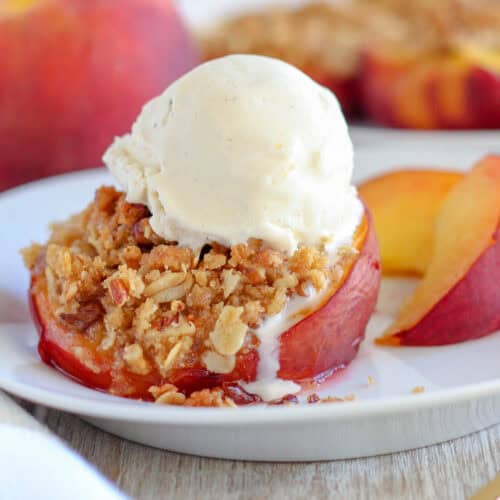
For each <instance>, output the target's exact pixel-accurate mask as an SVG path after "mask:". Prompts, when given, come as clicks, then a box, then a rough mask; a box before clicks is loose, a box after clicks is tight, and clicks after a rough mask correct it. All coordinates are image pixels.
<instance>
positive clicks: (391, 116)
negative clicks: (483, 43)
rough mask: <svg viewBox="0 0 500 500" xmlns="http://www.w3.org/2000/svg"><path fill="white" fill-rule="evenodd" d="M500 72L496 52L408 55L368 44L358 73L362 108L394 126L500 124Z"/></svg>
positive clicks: (379, 119) (479, 126)
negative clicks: (369, 47)
mask: <svg viewBox="0 0 500 500" xmlns="http://www.w3.org/2000/svg"><path fill="white" fill-rule="evenodd" d="M485 50H486V49H485ZM499 71H500V59H499V56H498V54H493V53H492V54H485V55H483V56H481V57H478V56H477V54H476V53H475V52H474V53H467V52H464V53H458V54H457V55H452V54H451V55H446V54H445V55H443V56H441V55H439V54H437V55H436V54H423V55H419V56H413V55H411V56H410V55H405V54H404V53H402V54H400V53H398V52H395V53H393V52H392V51H389V50H378V49H376V48H374V49H368V50H367V51H366V53H365V55H364V57H363V63H362V70H361V77H360V82H361V83H360V88H361V91H360V92H361V96H362V97H361V99H362V103H363V109H364V111H365V112H366V114H367V115H368V116H369V117H370V118H371V119H373V120H374V121H375V122H377V123H380V124H382V125H386V126H390V127H402V128H414V129H467V128H469V129H471V128H498V127H500V99H499V95H500V94H499V92H500V76H499Z"/></svg>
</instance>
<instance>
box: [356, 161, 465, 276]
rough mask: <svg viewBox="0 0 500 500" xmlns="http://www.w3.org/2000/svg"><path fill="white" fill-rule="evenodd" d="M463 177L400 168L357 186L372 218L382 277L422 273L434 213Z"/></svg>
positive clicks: (428, 257) (430, 242) (429, 250)
mask: <svg viewBox="0 0 500 500" xmlns="http://www.w3.org/2000/svg"><path fill="white" fill-rule="evenodd" d="M462 178H463V174H462V173H458V172H449V171H442V170H424V169H402V170H396V171H392V172H389V173H387V174H383V175H380V176H378V177H375V178H373V179H370V180H368V181H366V182H363V183H362V184H361V185H360V186H358V192H359V195H360V196H361V198H362V199H363V200H364V202H365V203H366V204H367V206H368V207H369V208H370V211H371V213H372V216H373V221H374V224H375V231H376V232H377V237H378V241H379V245H380V255H381V260H382V272H383V273H384V274H416V275H422V274H423V273H425V271H426V269H427V267H428V265H429V262H430V260H431V257H432V248H433V235H434V223H435V219H436V216H437V213H438V212H439V210H440V208H441V205H442V204H443V201H444V200H445V198H446V196H447V195H448V192H449V191H450V190H451V189H452V188H453V187H454V186H455V185H456V183H457V182H459V181H460V180H461V179H462Z"/></svg>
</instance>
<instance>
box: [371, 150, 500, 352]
mask: <svg viewBox="0 0 500 500" xmlns="http://www.w3.org/2000/svg"><path fill="white" fill-rule="evenodd" d="M499 220H500V156H493V155H492V156H488V157H486V158H485V159H483V160H482V161H480V162H479V163H478V164H477V165H475V166H474V168H473V169H472V170H471V171H470V173H469V174H468V175H467V176H465V177H464V179H463V180H462V181H460V182H458V183H457V184H456V185H455V187H454V188H453V189H452V190H451V191H450V193H449V195H448V196H447V197H446V199H445V201H444V202H443V205H442V206H441V209H440V211H439V214H438V215H437V218H436V225H435V234H434V248H433V255H432V258H431V261H430V263H429V267H428V269H427V272H426V274H425V275H424V277H423V279H422V281H421V282H420V283H419V285H418V287H417V289H416V290H415V293H414V294H413V296H411V297H410V298H409V299H408V301H407V302H406V303H405V304H404V305H403V307H402V308H401V310H400V312H399V314H398V317H397V318H396V321H395V322H394V324H393V325H391V326H390V327H389V329H388V330H387V332H386V333H385V335H384V336H383V337H381V338H379V339H378V340H377V342H378V343H379V344H384V345H444V344H452V343H456V342H462V341H465V340H469V339H473V338H478V337H482V336H484V335H488V334H489V333H492V332H494V331H495V330H497V329H499V328H500V286H499V283H500V227H499Z"/></svg>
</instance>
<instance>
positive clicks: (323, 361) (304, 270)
mask: <svg viewBox="0 0 500 500" xmlns="http://www.w3.org/2000/svg"><path fill="white" fill-rule="evenodd" d="M148 217H149V213H148V210H147V208H146V207H143V206H139V205H133V204H129V203H127V202H126V201H125V200H124V195H123V194H122V193H119V192H117V191H115V190H114V189H113V188H101V190H99V191H98V193H97V195H96V201H95V202H94V203H92V204H91V205H90V206H89V208H88V209H87V210H86V211H85V212H84V213H83V214H80V215H79V216H78V217H77V219H76V222H75V220H73V221H72V222H71V221H70V223H69V224H68V225H67V226H64V224H63V229H61V228H59V230H57V229H56V233H55V234H54V235H53V237H52V239H51V242H50V243H49V244H48V245H47V246H45V247H37V246H35V247H33V252H34V254H36V255H35V257H34V260H33V261H32V265H31V266H29V267H30V269H31V287H30V302H31V306H32V312H33V317H34V319H35V323H36V325H37V328H38V332H39V335H40V340H39V348H38V349H39V353H40V356H41V358H42V360H43V361H44V362H46V363H47V364H50V365H52V366H54V367H56V368H58V369H59V370H61V371H62V372H64V373H66V374H68V375H69V376H71V377H72V378H74V379H75V380H77V381H79V382H81V383H82V384H84V385H87V386H90V387H93V388H97V389H100V390H103V391H107V392H110V393H112V394H115V395H118V396H124V397H130V398H139V399H144V400H151V399H153V397H154V398H156V399H157V396H158V394H160V396H161V391H163V390H167V389H168V391H170V390H171V388H175V395H176V396H175V397H176V398H180V399H182V398H189V397H190V396H191V395H192V394H193V393H195V392H199V391H203V390H204V389H213V388H217V390H220V391H223V393H224V394H226V395H227V397H230V398H231V399H232V400H233V401H234V402H235V403H236V404H245V403H251V402H255V401H257V400H258V399H259V398H258V397H256V396H253V395H251V394H248V393H247V392H245V391H244V390H243V389H242V385H244V383H248V382H252V381H254V380H256V378H257V372H258V367H259V349H258V348H259V338H258V336H256V335H255V333H254V332H255V331H256V329H257V328H258V325H259V324H260V323H261V322H262V321H266V319H267V318H268V317H270V316H272V315H273V314H274V312H273V311H275V312H276V311H278V312H279V311H281V314H284V315H285V316H286V315H287V314H288V312H287V309H286V304H287V300H288V299H287V294H288V297H291V296H293V294H296V293H298V295H303V296H306V295H307V294H308V293H311V292H308V291H306V288H307V287H308V286H309V285H310V284H311V280H312V283H313V284H314V283H315V280H317V279H319V281H322V280H323V279H325V278H326V277H331V279H330V280H329V281H328V283H326V284H325V288H324V289H323V290H322V292H321V296H320V298H321V300H320V301H317V302H316V301H313V302H307V301H306V302H304V304H309V305H305V306H304V307H303V308H302V309H298V310H294V311H293V312H291V313H290V316H289V317H288V318H287V319H288V320H290V321H287V322H286V323H284V324H287V325H288V326H287V327H286V329H285V330H286V331H283V332H282V334H281V335H280V336H279V358H277V359H278V360H279V370H278V371H277V376H278V377H279V378H281V379H285V380H291V381H295V382H302V381H310V380H312V379H316V378H320V377H321V378H323V377H325V376H327V375H329V374H330V373H332V372H334V371H335V370H337V369H339V368H341V367H344V366H345V365H347V364H348V363H349V362H350V361H351V360H352V359H353V358H354V357H355V356H356V353H357V351H358V348H359V344H360V342H361V341H362V340H363V337H364V331H365V328H366V325H367V323H368V320H369V317H370V315H371V314H372V312H373V310H374V307H375V302H376V299H377V295H378V289H379V284H380V274H381V271H380V260H379V251H378V243H377V239H376V236H375V229H374V226H373V223H372V219H371V215H370V213H369V212H368V210H366V211H365V214H364V216H363V218H362V221H361V223H360V224H359V227H358V228H357V230H356V232H355V234H354V236H353V242H352V245H351V246H350V247H348V248H347V247H346V248H345V249H343V250H342V251H341V253H340V254H339V255H341V257H340V258H339V259H337V260H335V262H334V264H331V265H330V264H329V263H328V259H326V260H324V259H323V258H322V257H321V254H320V253H319V251H317V250H308V249H303V250H301V251H297V253H296V254H294V255H293V256H292V257H290V258H289V262H288V260H287V257H285V256H284V254H280V253H279V252H276V251H274V250H271V249H269V248H266V247H263V246H262V245H261V243H258V242H256V241H253V242H250V243H249V244H242V245H236V246H233V247H230V248H226V247H222V246H220V245H217V244H215V243H214V244H212V246H211V248H207V249H205V250H203V251H202V252H201V253H200V255H199V256H196V255H194V254H193V252H192V251H191V250H190V249H187V248H183V247H179V246H176V245H171V244H168V243H167V242H162V241H159V240H156V239H155V238H158V237H157V236H155V235H154V234H151V231H150V228H149V229H148V227H149V226H148V225H147V224H148V220H149V219H148ZM80 225H81V226H80ZM77 227H81V228H82V229H81V230H77V229H75V228H77ZM96 228H99V234H98V235H97V233H95V232H94V231H95V229H96ZM57 231H59V233H57ZM61 231H62V233H61ZM106 233H110V234H111V238H109V237H106V238H105V241H106V242H107V243H106V244H107V245H108V246H107V247H106V251H104V250H102V248H101V246H100V241H101V240H96V239H95V238H99V237H101V238H102V235H103V234H106ZM87 235H91V236H90V237H88V239H87ZM108 236H109V234H108ZM89 241H92V242H93V243H92V244H93V245H94V246H93V247H92V249H90V245H89ZM103 241H104V240H103ZM118 241H120V244H119V243H118ZM109 242H113V244H114V245H115V246H116V248H117V249H119V252H117V253H115V250H114V249H113V252H112V254H108V253H106V252H107V250H109V245H110V244H111V243H109ZM123 244H125V246H123ZM120 245H122V246H120ZM94 248H98V249H99V250H100V251H101V252H102V253H101V256H99V257H97V256H96V255H95V250H94ZM117 255H120V257H119V259H122V262H125V263H122V264H118V263H117V260H116V258H117V257H116V256H117ZM106 259H108V262H109V266H110V267H111V270H108V271H105V267H103V263H102V261H101V260H106ZM123 259H125V260H123ZM322 266H327V267H326V268H325V269H323V267H322ZM85 280H86V282H84V281H85ZM167 282H168V283H169V286H167V288H165V285H166V284H167ZM286 283H288V285H287V284H286ZM286 286H288V287H289V288H286ZM294 290H297V292H295V291H294ZM61 297H68V299H67V300H64V301H62V300H61ZM256 298H259V300H256ZM222 301H224V302H222ZM311 304H312V305H311ZM290 324H292V325H293V326H291V327H290V326H289V325H290ZM120 328H122V330H121V331H120V330H119V329H120ZM214 346H215V348H216V351H214V350H213V349H214ZM240 384H241V385H240ZM165 387H167V389H165ZM162 388H163V389H162ZM158 391H160V392H158ZM172 397H173V396H172ZM183 401H184V400H183ZM183 401H180V402H179V401H178V399H175V398H174V399H171V400H169V401H168V402H173V403H178V404H179V403H183ZM207 405H208V406H210V404H207Z"/></svg>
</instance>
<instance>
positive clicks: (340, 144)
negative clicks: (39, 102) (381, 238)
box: [104, 55, 362, 253]
mask: <svg viewBox="0 0 500 500" xmlns="http://www.w3.org/2000/svg"><path fill="white" fill-rule="evenodd" d="M104 161H105V163H106V165H107V166H108V167H109V168H110V170H111V172H112V173H113V174H114V176H115V177H116V179H117V180H118V182H119V183H120V184H121V186H122V188H123V189H124V190H125V191H126V192H127V199H128V200H129V201H130V202H135V203H144V204H146V205H147V206H148V207H149V209H150V211H151V213H152V218H151V225H152V227H153V229H154V231H155V232H157V233H158V234H159V235H161V236H162V237H164V238H165V239H167V240H170V241H178V242H179V244H181V245H186V246H190V247H199V246H201V245H203V244H205V243H207V242H210V241H217V242H219V243H221V244H225V245H232V244H235V243H240V242H245V241H246V240H248V238H259V239H262V240H264V242H265V243H267V244H268V245H269V246H271V247H273V248H275V249H277V250H281V251H284V252H287V253H292V252H293V251H294V250H295V249H296V248H297V247H299V246H302V245H304V246H314V245H317V244H319V243H328V242H331V243H332V244H333V243H339V242H340V241H346V242H347V243H349V242H350V238H351V237H352V234H353V232H354V230H355V228H356V226H357V224H358V223H359V220H360V218H361V213H362V206H361V203H360V202H359V200H358V198H357V193H356V190H355V188H354V187H352V186H351V184H350V183H351V175H352V168H353V151H352V144H351V141H350V138H349V135H348V132H347V126H346V122H345V120H344V117H343V115H342V112H341V110H340V107H339V104H338V101H337V99H336V98H335V96H334V95H333V94H332V93H331V92H330V91H328V90H327V89H325V88H323V87H321V86H320V85H318V84H317V83H315V82H314V81H313V80H311V79H310V78H309V77H308V76H306V75H305V74H303V73H302V72H301V71H299V70H298V69H296V68H295V67H293V66H290V65H288V64H286V63H284V62H282V61H279V60H276V59H271V58H267V57H260V56H253V55H233V56H228V57H224V58H221V59H217V60H214V61H210V62H207V63H205V64H202V65H201V66H198V67H197V68H195V69H194V70H193V71H191V72H190V73H188V74H186V75H185V76H183V77H182V78H181V79H179V80H177V81H176V82H175V83H174V84H172V85H171V86H170V87H169V88H168V89H167V90H166V91H165V92H164V93H163V94H162V95H160V96H159V97H156V98H155V99H153V100H152V101H150V102H149V103H147V104H146V105H145V106H144V108H143V110H142V112H141V114H140V115H139V117H138V119H137V121H136V122H135V124H134V125H133V127H132V132H131V133H130V134H128V135H125V136H124V137H121V138H118V139H116V140H115V142H114V143H113V145H112V146H111V147H110V148H109V149H108V151H107V152H106V154H105V155H104Z"/></svg>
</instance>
